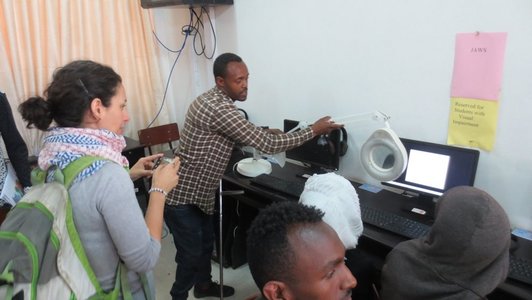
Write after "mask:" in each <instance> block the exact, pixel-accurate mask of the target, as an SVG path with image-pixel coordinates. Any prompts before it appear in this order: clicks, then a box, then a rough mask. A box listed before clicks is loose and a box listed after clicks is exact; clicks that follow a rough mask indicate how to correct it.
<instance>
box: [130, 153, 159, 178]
mask: <svg viewBox="0 0 532 300" xmlns="http://www.w3.org/2000/svg"><path fill="white" fill-rule="evenodd" d="M162 156H163V154H162V153H159V154H154V155H150V156H146V157H142V158H141V159H139V160H138V161H137V162H136V163H135V165H133V167H131V168H130V169H129V177H130V178H131V180H133V181H135V180H137V179H139V178H142V177H150V176H152V175H153V171H152V168H153V164H154V161H155V160H156V159H157V158H159V157H162Z"/></svg>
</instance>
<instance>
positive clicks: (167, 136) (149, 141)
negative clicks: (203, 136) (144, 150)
mask: <svg viewBox="0 0 532 300" xmlns="http://www.w3.org/2000/svg"><path fill="white" fill-rule="evenodd" d="M138 134H139V142H140V143H141V144H142V145H143V146H144V147H148V151H149V153H150V155H151V154H152V151H151V147H152V146H156V145H160V144H165V143H168V145H169V146H170V149H171V150H173V149H174V146H173V144H172V142H174V141H178V140H179V129H178V127H177V123H170V124H166V125H161V126H155V127H150V128H145V129H141V130H139V131H138Z"/></svg>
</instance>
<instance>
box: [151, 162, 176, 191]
mask: <svg viewBox="0 0 532 300" xmlns="http://www.w3.org/2000/svg"><path fill="white" fill-rule="evenodd" d="M180 165H181V161H180V160H179V157H175V158H174V159H173V160H172V162H170V163H167V164H164V163H162V164H161V165H159V167H157V169H155V171H154V172H153V178H152V180H151V186H152V188H159V189H162V190H163V191H165V192H166V193H170V191H171V190H172V189H173V188H174V187H175V186H176V185H177V183H178V182H179V175H178V173H179V166H180Z"/></svg>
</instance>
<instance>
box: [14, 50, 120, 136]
mask: <svg viewBox="0 0 532 300" xmlns="http://www.w3.org/2000/svg"><path fill="white" fill-rule="evenodd" d="M121 82H122V78H121V77H120V75H118V74H117V73H116V72H115V71H114V70H113V69H112V68H111V67H108V66H105V65H102V64H99V63H96V62H94V61H90V60H76V61H73V62H71V63H68V64H67V65H65V66H64V67H62V68H59V69H57V70H56V71H55V72H54V74H53V77H52V82H51V83H50V85H49V86H48V88H47V89H46V90H45V91H44V96H45V97H46V99H44V98H43V97H39V96H37V97H31V98H28V99H27V100H26V101H24V102H23V103H22V104H20V106H19V108H18V110H19V112H20V114H21V115H22V118H23V119H24V120H25V121H26V122H27V126H26V127H27V128H31V127H33V126H35V127H37V128H38V129H40V130H46V129H48V127H50V124H51V123H52V121H55V122H56V124H57V126H60V127H79V125H80V124H81V122H82V121H83V116H84V114H85V112H86V111H87V110H88V109H89V107H90V104H91V102H92V100H94V99H95V98H99V99H100V100H101V101H102V103H103V105H104V106H106V107H108V106H109V105H110V104H111V98H112V97H113V96H114V95H115V94H116V91H117V87H118V85H119V84H120V83H121Z"/></svg>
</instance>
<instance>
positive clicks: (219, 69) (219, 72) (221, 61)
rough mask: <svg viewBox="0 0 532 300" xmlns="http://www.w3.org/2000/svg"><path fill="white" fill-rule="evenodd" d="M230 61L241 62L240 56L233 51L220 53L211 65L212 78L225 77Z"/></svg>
mask: <svg viewBox="0 0 532 300" xmlns="http://www.w3.org/2000/svg"><path fill="white" fill-rule="evenodd" d="M230 62H242V58H241V57H240V56H238V55H236V54H234V53H224V54H220V56H218V57H217V58H216V59H215V60H214V65H213V73H214V78H216V77H222V78H225V74H226V73H227V65H228V64H229V63H230Z"/></svg>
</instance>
